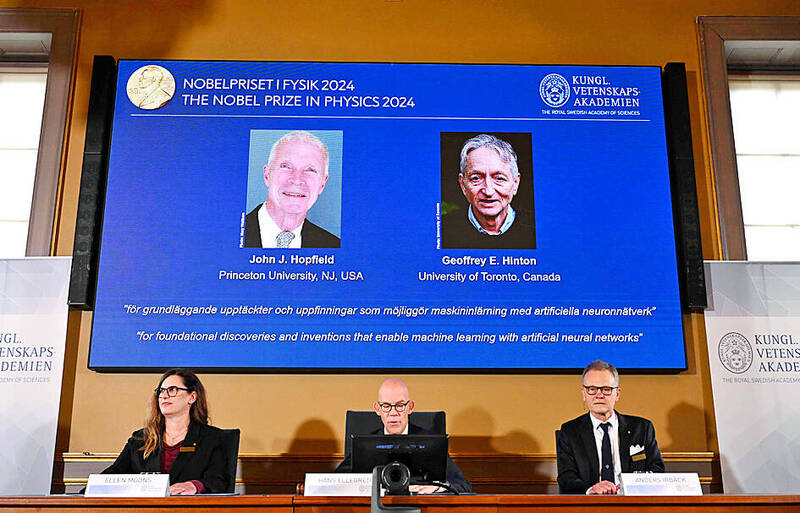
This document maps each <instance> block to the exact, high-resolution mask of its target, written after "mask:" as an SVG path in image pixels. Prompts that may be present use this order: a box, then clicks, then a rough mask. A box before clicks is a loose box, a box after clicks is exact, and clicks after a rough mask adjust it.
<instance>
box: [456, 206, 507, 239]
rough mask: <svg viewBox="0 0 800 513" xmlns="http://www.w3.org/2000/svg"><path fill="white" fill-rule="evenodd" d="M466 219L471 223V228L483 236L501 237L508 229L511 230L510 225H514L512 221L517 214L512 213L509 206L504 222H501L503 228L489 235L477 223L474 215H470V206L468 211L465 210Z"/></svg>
mask: <svg viewBox="0 0 800 513" xmlns="http://www.w3.org/2000/svg"><path fill="white" fill-rule="evenodd" d="M467 218H468V219H469V222H470V223H472V226H474V227H475V229H476V230H478V231H479V232H481V233H482V234H484V235H503V234H504V233H506V232H507V231H508V229H509V228H511V225H512V224H514V219H516V218H517V213H516V212H515V211H514V208H513V207H512V206H511V205H509V206H508V213H507V214H506V220H505V221H503V226H501V227H500V230H498V232H497V233H489V232H487V231H486V229H485V228H484V227H483V226H481V223H479V222H478V219H477V218H476V217H475V214H473V213H472V205H470V206H469V210H467Z"/></svg>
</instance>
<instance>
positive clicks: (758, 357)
mask: <svg viewBox="0 0 800 513" xmlns="http://www.w3.org/2000/svg"><path fill="white" fill-rule="evenodd" d="M705 272H706V280H707V282H708V283H709V284H710V287H709V291H710V294H711V296H712V297H711V298H709V299H710V301H709V305H710V306H709V308H708V310H706V312H705V322H706V335H707V340H708V359H709V364H710V367H711V382H712V387H713V394H714V411H715V415H716V419H717V435H718V439H719V452H720V464H721V467H722V481H723V486H724V489H725V492H726V493H771V494H776V493H796V492H797V483H800V460H798V455H800V431H799V430H798V428H797V426H799V425H800V401H798V391H800V265H798V264H793V263H755V262H706V264H705Z"/></svg>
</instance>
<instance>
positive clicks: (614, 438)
mask: <svg viewBox="0 0 800 513" xmlns="http://www.w3.org/2000/svg"><path fill="white" fill-rule="evenodd" d="M597 393H598V394H602V393H603V392H601V391H599V390H598V391H597ZM589 418H590V419H592V427H593V428H594V442H595V446H597V462H598V464H599V466H600V467H602V466H603V428H601V427H600V424H603V423H604V421H602V420H600V419H598V418H597V417H595V416H594V415H592V414H591V413H589ZM605 422H607V423H608V424H610V425H611V426H610V427H609V428H608V438H610V439H611V458H612V459H613V460H614V484H619V475H620V474H621V473H622V462H621V460H620V459H619V419H617V412H614V414H613V415H611V418H610V419H608V420H606V421H605ZM602 473H603V469H602V468H600V474H598V475H597V478H598V479H601V477H600V476H601V475H602Z"/></svg>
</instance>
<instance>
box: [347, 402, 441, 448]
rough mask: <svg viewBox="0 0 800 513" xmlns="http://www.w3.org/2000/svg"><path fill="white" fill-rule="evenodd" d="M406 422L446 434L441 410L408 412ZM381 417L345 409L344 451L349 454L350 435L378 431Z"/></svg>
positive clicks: (381, 424)
mask: <svg viewBox="0 0 800 513" xmlns="http://www.w3.org/2000/svg"><path fill="white" fill-rule="evenodd" d="M408 422H409V423H410V424H414V425H415V426H419V427H421V428H422V429H426V430H428V431H431V432H432V433H434V434H437V435H446V434H447V419H446V416H445V413H444V412H443V411H418V412H413V413H411V414H409V416H408ZM382 427H383V423H382V422H381V418H380V417H379V416H378V415H377V414H376V413H375V412H374V411H354V410H347V414H346V415H345V421H344V453H345V457H347V456H348V455H349V454H350V448H351V447H352V444H351V441H352V435H368V434H370V433H374V432H375V431H380V429H381V428H382Z"/></svg>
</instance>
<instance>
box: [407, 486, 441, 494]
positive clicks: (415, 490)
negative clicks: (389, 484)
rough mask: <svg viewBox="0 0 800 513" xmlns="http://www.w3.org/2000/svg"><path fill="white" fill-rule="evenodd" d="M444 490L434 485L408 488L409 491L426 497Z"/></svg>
mask: <svg viewBox="0 0 800 513" xmlns="http://www.w3.org/2000/svg"><path fill="white" fill-rule="evenodd" d="M442 490H443V488H442V487H441V486H433V485H411V486H409V487H408V491H410V492H413V493H416V494H419V495H424V494H427V493H436V492H440V491H442Z"/></svg>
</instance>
